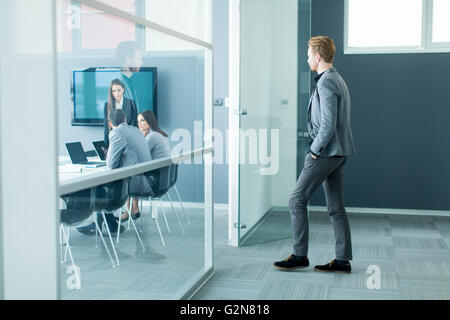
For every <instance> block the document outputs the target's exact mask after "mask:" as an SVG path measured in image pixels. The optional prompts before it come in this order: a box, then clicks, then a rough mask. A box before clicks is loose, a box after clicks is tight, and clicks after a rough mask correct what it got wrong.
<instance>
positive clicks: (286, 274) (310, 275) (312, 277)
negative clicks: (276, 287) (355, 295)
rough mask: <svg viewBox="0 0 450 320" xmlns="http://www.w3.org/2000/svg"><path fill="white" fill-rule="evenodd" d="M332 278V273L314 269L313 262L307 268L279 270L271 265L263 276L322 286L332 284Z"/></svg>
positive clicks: (272, 279)
mask: <svg viewBox="0 0 450 320" xmlns="http://www.w3.org/2000/svg"><path fill="white" fill-rule="evenodd" d="M310 262H311V260H310ZM334 278H335V274H334V273H325V272H316V271H314V264H312V265H311V266H310V267H309V268H305V269H297V270H292V271H281V270H278V269H275V268H273V267H272V268H271V269H270V270H269V271H268V272H267V273H266V275H265V276H264V280H266V281H294V282H301V283H310V284H320V285H323V286H332V285H333V283H334Z"/></svg>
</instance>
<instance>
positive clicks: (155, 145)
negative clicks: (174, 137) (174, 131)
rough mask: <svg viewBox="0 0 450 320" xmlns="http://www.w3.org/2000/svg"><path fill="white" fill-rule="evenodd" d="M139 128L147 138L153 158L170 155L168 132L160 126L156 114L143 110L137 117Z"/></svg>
mask: <svg viewBox="0 0 450 320" xmlns="http://www.w3.org/2000/svg"><path fill="white" fill-rule="evenodd" d="M137 122H138V126H139V130H141V132H142V133H143V134H144V136H145V140H147V145H148V149H149V150H150V155H151V156H152V159H153V160H155V159H159V158H167V157H170V144H169V138H168V136H167V133H165V132H164V131H163V130H161V129H160V128H159V125H158V122H157V121H156V117H155V114H154V113H153V112H152V111H150V110H145V111H143V112H141V113H140V114H139V115H138V117H137Z"/></svg>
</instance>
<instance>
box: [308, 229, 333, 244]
mask: <svg viewBox="0 0 450 320" xmlns="http://www.w3.org/2000/svg"><path fill="white" fill-rule="evenodd" d="M309 243H310V244H334V243H335V239H334V234H333V233H332V232H321V231H316V232H311V233H310V235H309Z"/></svg>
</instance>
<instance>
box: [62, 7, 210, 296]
mask: <svg viewBox="0 0 450 320" xmlns="http://www.w3.org/2000/svg"><path fill="white" fill-rule="evenodd" d="M71 3H72V2H71ZM105 3H106V1H105ZM132 3H134V1H131V2H130V1H115V2H114V3H113V2H111V3H109V1H108V4H110V5H113V6H117V7H119V6H122V7H120V8H121V9H124V10H128V9H129V10H137V9H139V8H136V7H134V6H133V5H132ZM68 5H69V4H68V3H66V4H65V6H60V8H59V9H58V13H59V21H60V22H61V23H59V24H58V28H59V30H58V32H59V34H60V38H63V37H64V36H63V34H65V35H69V36H71V37H72V39H74V38H73V37H76V38H77V39H78V40H79V42H78V47H74V46H73V44H74V43H76V42H77V41H68V42H67V43H65V42H64V41H63V42H60V46H59V53H60V54H59V56H58V73H59V74H58V79H60V82H59V83H58V90H59V91H58V106H59V108H60V109H59V160H60V166H59V172H60V174H59V180H60V183H61V184H65V183H69V182H70V181H73V180H74V179H79V178H84V177H86V176H89V175H92V174H98V173H99V172H101V173H104V172H108V171H109V170H114V169H115V168H122V167H127V166H130V165H134V164H137V163H143V162H147V161H150V160H155V159H161V158H167V157H170V156H172V154H173V153H175V154H178V153H187V152H190V151H191V150H193V149H195V148H196V147H202V146H203V133H202V131H201V130H202V129H203V125H204V123H205V122H204V121H205V110H204V109H205V100H206V99H205V96H206V95H208V96H209V95H210V94H211V93H210V92H208V91H207V89H205V88H211V87H212V86H211V84H209V85H208V86H206V84H205V72H206V71H205V68H206V67H205V52H206V49H199V48H198V47H197V46H193V45H190V44H187V43H185V42H184V41H182V40H177V39H174V38H171V37H169V36H166V35H162V34H160V33H158V32H155V31H148V32H145V33H146V34H147V36H144V30H143V29H142V27H136V26H135V25H133V24H130V23H128V22H124V21H121V20H120V19H118V18H116V17H112V16H110V15H108V14H105V13H103V12H99V11H98V10H94V9H92V8H89V7H86V6H84V5H82V6H80V11H79V12H80V15H81V19H80V24H79V28H78V29H77V28H74V29H70V28H68V26H67V24H65V23H63V22H62V21H63V20H65V19H67V16H68V13H67V12H68V11H67V10H68ZM130 5H131V7H130ZM127 6H128V7H127ZM127 8H128V9H127ZM135 14H138V12H137V11H135ZM166 14H167V13H166ZM205 27H208V28H210V24H209V22H208V24H205ZM99 30H100V31H99ZM157 34H158V36H156V35H157ZM158 41H163V42H164V49H165V51H164V52H152V51H149V50H148V48H149V43H150V42H151V43H153V44H154V45H155V47H157V48H158V47H161V46H159V44H158ZM80 43H81V45H80ZM167 43H169V44H170V45H167ZM150 47H151V45H150ZM180 48H190V50H191V51H179V49H180ZM87 49H89V50H87ZM174 51H177V52H176V53H174ZM86 53H89V54H88V55H87V54H86ZM207 79H208V81H210V77H208V78H207ZM198 124H200V125H198ZM198 128H201V130H200V133H199V132H198V131H196V130H197V129H198ZM71 142H79V143H80V144H81V145H82V149H83V151H82V152H83V154H84V156H86V157H87V160H89V161H99V160H100V159H99V155H100V154H102V152H103V153H105V154H106V165H105V166H100V167H98V166H90V165H79V164H74V162H73V161H72V160H71V158H70V157H69V156H68V154H67V151H66V143H71ZM93 142H95V144H94V143H93ZM99 148H100V149H99ZM143 154H145V155H146V156H143ZM147 156H148V157H147ZM204 171H205V166H204V164H203V163H202V158H201V157H199V158H197V159H194V160H193V161H186V162H185V163H180V164H178V165H174V164H168V165H166V166H165V167H163V168H161V169H158V170H152V171H150V172H147V173H145V174H141V175H139V176H133V177H130V178H126V179H121V180H118V181H113V182H110V183H107V184H104V183H103V184H100V185H96V186H93V187H92V188H90V189H89V191H86V194H84V193H83V198H81V197H78V196H77V193H74V194H69V195H66V196H63V197H61V208H62V209H64V210H68V209H70V210H72V208H76V207H77V206H79V207H80V208H82V209H83V212H84V213H85V217H86V219H85V220H83V221H80V222H79V223H80V224H78V222H77V223H74V224H70V223H65V224H64V227H61V229H60V230H61V243H62V246H61V248H62V251H61V260H62V261H65V262H64V263H63V264H61V273H60V274H61V278H60V284H61V292H62V298H63V299H91V298H92V299H172V298H174V297H179V296H181V295H182V294H183V292H182V291H181V290H182V289H183V287H184V286H185V285H186V284H187V283H188V282H189V281H190V280H192V279H193V277H194V276H195V275H198V274H199V272H202V270H203V268H204V267H205V210H206V207H207V206H206V205H205V190H206V187H205V181H204V179H205V178H204V177H205V175H204ZM208 188H210V186H208ZM67 199H70V201H69V202H67ZM76 202H78V203H79V204H76ZM186 203H189V206H187V205H186ZM82 204H85V205H86V206H85V207H83V205H82ZM88 204H89V206H88ZM209 209H211V208H209ZM62 212H63V211H62ZM100 230H101V231H100ZM67 244H68V245H67ZM69 245H70V255H71V256H72V258H73V259H72V258H70V257H69V256H70V255H69ZM72 260H73V261H74V263H73V264H72V263H71V261H72ZM78 284H80V286H79V285H78Z"/></svg>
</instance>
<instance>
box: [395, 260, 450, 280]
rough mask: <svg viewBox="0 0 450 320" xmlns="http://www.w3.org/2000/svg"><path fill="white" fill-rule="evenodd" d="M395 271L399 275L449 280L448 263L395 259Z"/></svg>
mask: <svg viewBox="0 0 450 320" xmlns="http://www.w3.org/2000/svg"><path fill="white" fill-rule="evenodd" d="M397 271H398V273H399V274H401V275H405V276H408V275H427V276H439V277H442V278H443V279H445V278H447V279H448V280H450V261H441V260H436V259H434V260H431V259H412V258H397Z"/></svg>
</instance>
